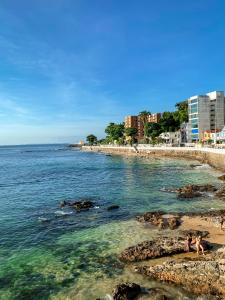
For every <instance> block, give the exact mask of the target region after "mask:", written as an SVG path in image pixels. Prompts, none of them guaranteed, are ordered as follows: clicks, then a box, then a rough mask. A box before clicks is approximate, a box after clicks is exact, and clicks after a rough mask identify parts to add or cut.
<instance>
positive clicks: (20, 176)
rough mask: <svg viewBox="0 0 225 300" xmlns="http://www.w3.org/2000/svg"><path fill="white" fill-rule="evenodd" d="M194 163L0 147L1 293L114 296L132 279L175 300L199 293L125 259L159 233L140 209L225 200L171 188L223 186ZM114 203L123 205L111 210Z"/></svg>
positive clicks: (202, 206)
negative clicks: (81, 205)
mask: <svg viewBox="0 0 225 300" xmlns="http://www.w3.org/2000/svg"><path fill="white" fill-rule="evenodd" d="M191 164H193V161H192V162H191V161H185V160H175V159H168V158H167V159H166V158H163V159H155V158H147V159H146V158H138V157H126V156H106V155H104V154H99V153H90V152H83V151H79V150H77V149H75V150H74V149H71V148H69V147H67V146H66V145H35V146H10V147H6V146H5V147H0V299H3V300H9V299H26V300H29V299H55V300H59V299H61V300H64V299H68V300H70V299H75V300H92V299H93V300H94V299H96V298H101V299H110V297H111V296H110V295H111V294H112V289H113V287H114V285H115V284H117V283H119V282H122V281H127V280H128V281H132V282H136V283H140V284H141V285H142V286H143V287H146V288H151V287H154V286H160V287H163V288H164V289H165V291H166V292H167V293H168V295H173V297H174V299H194V298H192V296H191V295H190V294H186V293H185V292H184V291H183V290H182V289H179V288H176V287H173V286H171V285H170V286H167V285H166V284H159V283H157V282H154V281H150V280H149V279H147V278H144V277H142V276H141V275H138V274H136V273H134V272H133V269H132V265H127V266H125V265H124V264H122V263H121V262H120V261H119V260H118V254H119V253H120V252H121V251H122V250H123V249H125V248H126V247H128V246H131V245H135V244H137V243H139V242H141V241H144V240H147V239H150V238H152V237H154V236H155V235H156V234H157V232H156V229H154V228H148V227H145V226H143V225H142V224H139V223H138V222H136V221H135V216H136V215H138V214H140V213H143V212H146V211H153V210H164V211H166V212H168V213H170V212H174V211H177V212H190V211H205V210H211V209H220V208H223V209H224V208H225V204H224V202H222V201H219V200H216V199H213V198H212V197H210V195H209V197H204V198H203V197H202V198H197V199H193V200H179V199H177V197H176V195H175V194H173V193H166V192H165V191H164V190H165V189H167V188H170V189H171V188H176V187H180V186H183V185H186V184H193V183H194V184H201V183H204V184H205V183H211V184H215V185H218V184H219V181H218V180H217V176H218V175H219V173H218V172H216V171H214V170H212V169H210V168H209V167H208V166H205V167H204V168H196V169H193V168H192V167H191V166H190V165H191ZM82 199H88V200H91V201H93V202H94V207H93V208H91V209H90V210H89V211H83V212H76V211H75V210H73V209H72V208H63V209H62V208H60V205H59V204H60V202H61V201H63V200H71V201H76V200H82ZM114 204H116V205H119V209H117V210H111V211H108V210H107V207H109V206H110V205H114ZM143 299H144V298H143Z"/></svg>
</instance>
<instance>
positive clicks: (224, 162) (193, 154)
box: [81, 145, 225, 172]
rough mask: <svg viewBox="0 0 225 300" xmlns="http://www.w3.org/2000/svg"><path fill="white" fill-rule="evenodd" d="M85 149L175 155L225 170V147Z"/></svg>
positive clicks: (145, 146)
mask: <svg viewBox="0 0 225 300" xmlns="http://www.w3.org/2000/svg"><path fill="white" fill-rule="evenodd" d="M81 149H82V150H83V151H93V152H102V153H107V154H121V155H129V156H130V155H133V156H143V157H152V156H154V157H174V158H182V159H191V160H198V161H199V162H201V163H207V164H209V165H210V166H212V167H214V168H216V169H218V170H220V171H222V172H225V149H213V148H197V147H159V146H155V147H152V146H149V145H139V146H137V147H131V146H108V145H102V146H82V148H81Z"/></svg>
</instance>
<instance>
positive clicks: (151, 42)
mask: <svg viewBox="0 0 225 300" xmlns="http://www.w3.org/2000/svg"><path fill="white" fill-rule="evenodd" d="M224 12H225V1H223V0H221V1H220V0H189V1H186V0H169V1H168V0H157V1H155V0H139V1H138V0H136V1H134V0H32V1H30V0H18V1H16V0H0V145H6V144H7V145H8V144H33V143H65V142H66V143H67V142H68V143H72V142H78V141H79V140H81V139H82V140H84V139H85V137H86V136H87V135H88V134H90V133H93V134H95V135H97V137H98V138H102V137H103V136H104V129H105V127H106V126H107V124H108V123H109V122H122V121H123V120H124V116H126V115H135V114H138V112H140V111H142V110H148V111H151V112H152V113H154V112H162V111H168V110H174V105H175V103H176V102H179V101H182V100H184V99H187V98H188V97H190V96H193V95H196V94H205V93H207V92H209V91H213V90H225V68H224V60H225V13H224Z"/></svg>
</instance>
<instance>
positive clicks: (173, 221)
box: [136, 211, 180, 229]
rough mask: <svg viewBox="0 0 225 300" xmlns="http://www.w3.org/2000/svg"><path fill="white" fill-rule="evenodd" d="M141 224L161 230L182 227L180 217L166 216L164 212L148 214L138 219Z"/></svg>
mask: <svg viewBox="0 0 225 300" xmlns="http://www.w3.org/2000/svg"><path fill="white" fill-rule="evenodd" d="M136 219H137V220H138V221H139V222H141V223H149V224H151V225H154V226H158V227H159V228H160V229H167V228H170V229H175V228H177V227H178V226H179V225H180V216H175V215H166V214H165V213H164V212H160V211H156V212H146V213H145V214H143V215H141V216H138V217H137V218H136Z"/></svg>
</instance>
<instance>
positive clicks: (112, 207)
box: [107, 205, 120, 210]
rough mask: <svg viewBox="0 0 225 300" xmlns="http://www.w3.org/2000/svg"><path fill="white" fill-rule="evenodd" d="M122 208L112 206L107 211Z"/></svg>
mask: <svg viewBox="0 0 225 300" xmlns="http://www.w3.org/2000/svg"><path fill="white" fill-rule="evenodd" d="M118 208H120V207H119V205H111V206H109V207H107V210H113V209H118Z"/></svg>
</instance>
